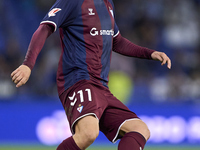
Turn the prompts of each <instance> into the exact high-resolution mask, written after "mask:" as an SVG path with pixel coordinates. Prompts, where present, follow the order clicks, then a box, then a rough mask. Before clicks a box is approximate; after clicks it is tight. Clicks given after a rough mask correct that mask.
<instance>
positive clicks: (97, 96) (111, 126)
mask: <svg viewBox="0 0 200 150" xmlns="http://www.w3.org/2000/svg"><path fill="white" fill-rule="evenodd" d="M60 100H61V102H62V104H63V107H64V109H65V112H66V114H67V118H68V121H69V124H70V127H71V131H72V134H74V133H75V131H74V124H75V123H76V122H77V120H79V119H81V118H83V117H85V116H87V115H94V116H95V117H96V118H97V119H99V127H100V131H102V132H103V133H104V134H105V136H106V137H107V138H108V139H109V140H110V141H112V142H116V140H117V139H119V138H120V137H119V136H118V133H119V129H120V127H121V125H122V124H123V123H124V122H125V121H127V120H131V119H138V116H137V115H136V114H135V113H133V112H132V111H130V110H129V109H128V108H127V107H126V106H125V105H124V104H123V103H122V102H121V101H119V100H118V99H117V98H116V97H114V96H113V95H112V93H111V92H110V91H109V89H108V88H106V87H104V86H103V85H98V84H95V83H93V82H92V81H89V80H82V81H79V82H78V83H76V84H75V85H73V86H72V87H70V88H69V89H68V90H66V91H65V92H64V93H63V94H62V95H61V96H60Z"/></svg>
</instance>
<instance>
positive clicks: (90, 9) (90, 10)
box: [88, 8, 95, 16]
mask: <svg viewBox="0 0 200 150" xmlns="http://www.w3.org/2000/svg"><path fill="white" fill-rule="evenodd" d="M88 11H89V15H90V16H92V15H95V13H94V12H93V8H88Z"/></svg>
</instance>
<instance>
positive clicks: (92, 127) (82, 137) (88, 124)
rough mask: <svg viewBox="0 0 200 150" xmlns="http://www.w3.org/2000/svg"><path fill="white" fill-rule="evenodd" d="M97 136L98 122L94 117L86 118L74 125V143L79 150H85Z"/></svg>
mask: <svg viewBox="0 0 200 150" xmlns="http://www.w3.org/2000/svg"><path fill="white" fill-rule="evenodd" d="M98 135H99V121H98V119H97V118H95V117H94V116H86V117H84V118H82V119H80V120H79V121H78V122H77V124H76V125H75V134H74V136H73V138H74V141H75V142H76V144H77V145H78V147H79V148H80V149H86V148H87V147H88V146H90V145H91V144H92V143H93V142H94V141H95V139H96V138H97V136H98Z"/></svg>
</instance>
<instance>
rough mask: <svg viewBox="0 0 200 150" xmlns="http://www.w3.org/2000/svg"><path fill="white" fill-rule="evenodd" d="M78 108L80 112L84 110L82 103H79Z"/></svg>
mask: <svg viewBox="0 0 200 150" xmlns="http://www.w3.org/2000/svg"><path fill="white" fill-rule="evenodd" d="M77 110H78V112H80V113H81V112H82V110H83V106H81V104H79V107H78V108H77Z"/></svg>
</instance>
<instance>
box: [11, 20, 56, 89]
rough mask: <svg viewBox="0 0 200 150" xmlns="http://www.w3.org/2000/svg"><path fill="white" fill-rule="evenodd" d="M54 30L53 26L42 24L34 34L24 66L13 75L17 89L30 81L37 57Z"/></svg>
mask: <svg viewBox="0 0 200 150" xmlns="http://www.w3.org/2000/svg"><path fill="white" fill-rule="evenodd" d="M53 30H54V28H53V27H52V26H50V25H48V24H41V25H40V26H39V27H38V29H37V30H36V31H35V33H34V34H33V36H32V39H31V42H30V44H29V48H28V51H27V53H26V57H25V60H24V62H23V64H22V65H20V66H19V67H18V68H17V69H16V70H14V71H13V72H12V73H11V78H12V81H13V82H14V83H15V84H16V87H20V86H22V85H23V84H25V83H26V82H27V81H28V79H29V77H30V75H31V70H32V69H33V67H34V65H35V62H36V59H37V56H38V55H39V53H40V51H41V50H42V48H43V46H44V43H45V41H46V39H47V38H48V37H49V36H50V35H51V34H52V33H53Z"/></svg>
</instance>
